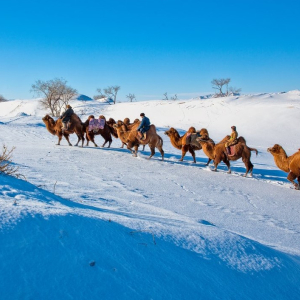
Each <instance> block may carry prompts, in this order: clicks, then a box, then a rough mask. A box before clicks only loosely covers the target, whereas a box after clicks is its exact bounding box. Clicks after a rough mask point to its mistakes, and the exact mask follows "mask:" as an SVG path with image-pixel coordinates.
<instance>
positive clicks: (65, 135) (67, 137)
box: [64, 133, 72, 146]
mask: <svg viewBox="0 0 300 300" xmlns="http://www.w3.org/2000/svg"><path fill="white" fill-rule="evenodd" d="M64 137H65V138H66V140H67V142H68V143H69V146H72V144H71V143H70V140H69V135H68V134H67V133H64Z"/></svg>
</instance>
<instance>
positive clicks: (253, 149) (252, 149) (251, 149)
mask: <svg viewBox="0 0 300 300" xmlns="http://www.w3.org/2000/svg"><path fill="white" fill-rule="evenodd" d="M248 148H249V150H250V151H255V152H256V156H257V154H258V151H257V149H255V148H250V147H248Z"/></svg>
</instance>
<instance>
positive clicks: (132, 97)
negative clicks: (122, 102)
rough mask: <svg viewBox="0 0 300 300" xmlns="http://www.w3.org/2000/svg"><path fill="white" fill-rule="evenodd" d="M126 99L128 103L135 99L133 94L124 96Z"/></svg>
mask: <svg viewBox="0 0 300 300" xmlns="http://www.w3.org/2000/svg"><path fill="white" fill-rule="evenodd" d="M126 98H128V99H129V101H130V102H132V100H133V99H135V95H134V94H128V95H127V96H126Z"/></svg>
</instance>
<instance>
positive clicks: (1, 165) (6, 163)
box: [0, 145, 26, 179]
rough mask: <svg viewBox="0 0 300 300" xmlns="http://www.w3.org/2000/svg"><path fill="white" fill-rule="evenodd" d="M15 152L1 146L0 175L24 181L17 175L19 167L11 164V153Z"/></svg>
mask: <svg viewBox="0 0 300 300" xmlns="http://www.w3.org/2000/svg"><path fill="white" fill-rule="evenodd" d="M14 150H15V147H13V148H12V149H11V150H8V148H7V147H6V146H5V145H3V148H2V153H0V174H6V175H10V176H14V177H17V178H21V177H22V178H23V179H26V178H25V177H24V176H23V175H21V174H19V173H18V171H19V167H16V166H14V164H13V162H12V153H13V151H14Z"/></svg>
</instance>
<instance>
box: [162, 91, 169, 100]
mask: <svg viewBox="0 0 300 300" xmlns="http://www.w3.org/2000/svg"><path fill="white" fill-rule="evenodd" d="M163 95H164V96H165V99H163V100H169V98H168V93H167V92H165V93H164V94H163Z"/></svg>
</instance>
